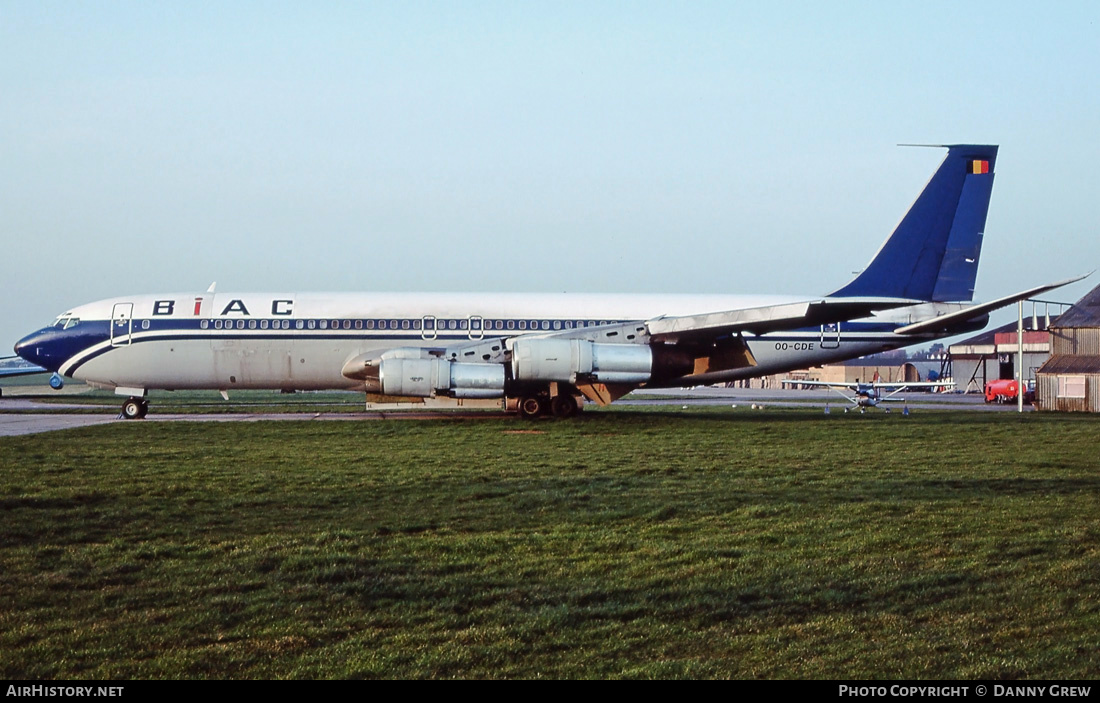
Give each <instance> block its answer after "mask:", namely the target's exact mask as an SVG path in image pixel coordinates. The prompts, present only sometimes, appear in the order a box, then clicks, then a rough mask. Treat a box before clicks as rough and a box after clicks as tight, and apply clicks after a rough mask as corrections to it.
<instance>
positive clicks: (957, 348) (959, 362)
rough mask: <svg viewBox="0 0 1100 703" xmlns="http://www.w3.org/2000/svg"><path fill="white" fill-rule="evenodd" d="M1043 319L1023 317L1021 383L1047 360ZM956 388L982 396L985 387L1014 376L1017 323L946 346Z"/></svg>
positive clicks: (1046, 340) (1046, 342) (1048, 343)
mask: <svg viewBox="0 0 1100 703" xmlns="http://www.w3.org/2000/svg"><path fill="white" fill-rule="evenodd" d="M1046 330H1047V323H1046V319H1045V317H1039V316H1037V315H1027V316H1025V317H1024V380H1025V381H1031V380H1034V379H1035V377H1036V373H1037V372H1038V370H1039V369H1040V368H1041V367H1042V366H1043V364H1045V363H1046V362H1047V360H1048V359H1050V354H1051V349H1050V336H1049V335H1048V334H1047V331H1046ZM947 351H948V355H949V356H950V358H951V377H952V378H953V379H954V381H955V389H956V390H959V391H963V392H965V393H981V392H983V390H984V389H985V384H986V383H988V382H989V381H996V380H998V379H1002V378H1015V377H1016V351H1017V343H1016V323H1015V322H1012V323H1009V324H1007V325H1004V326H1002V327H998V328H996V329H993V330H989V331H987V332H982V333H981V334H979V335H976V336H974V337H971V338H970V339H966V340H964V341H962V342H959V343H958V344H952V345H951V346H950V347H948V350H947Z"/></svg>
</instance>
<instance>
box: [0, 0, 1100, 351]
mask: <svg viewBox="0 0 1100 703" xmlns="http://www.w3.org/2000/svg"><path fill="white" fill-rule="evenodd" d="M1098 20H1100V3H1095V2H1061V3H1058V2H1055V3H1034V2H1027V3H1024V2H1020V3H1012V2H991V3H969V2H962V3H960V2H949V3H934V2H919V3H918V2H914V3H901V2H871V3H817V2H814V3H794V2H783V3H738V2H732V1H730V2H718V3H706V2H690V3H680V2H677V3H673V2H668V3H639V2H623V3H594V2H583V3H575V4H574V3H562V2H552V3H536V2H520V1H518V0H513V1H512V2H501V3H480V2H432V3H416V2H407V1H402V2H392V3H370V2H351V3H335V2H327V3H304V2H298V3H278V2H257V3H244V2H209V3H203V2H180V3H174V2H152V3H151V2H132V3H131V2H104V3H98V2H81V3H73V2H39V1H35V2H31V1H30V0H27V1H25V2H10V1H8V0H0V240H2V245H3V248H2V253H0V261H2V262H3V264H2V266H0V274H2V275H0V291H2V300H3V303H2V304H0V344H2V348H0V355H2V354H4V353H11V352H10V351H5V350H10V345H11V344H12V343H13V342H14V341H15V340H16V339H17V338H18V337H20V336H22V335H23V334H25V333H28V332H30V331H32V330H34V329H37V328H38V327H41V326H43V325H44V324H46V323H48V322H50V321H51V320H52V319H53V317H54V316H55V315H57V314H58V313H60V312H62V311H64V310H65V309H66V308H68V307H71V306H74V305H77V304H79V303H83V302H88V301H91V300H96V299H99V298H106V297H112V296H117V295H124V294H129V293H151V292H169V291H172V292H175V291H191V290H196V291H201V290H205V289H206V287H207V286H208V285H209V284H210V282H211V281H215V280H216V281H217V282H218V288H219V290H223V291H230V290H286V291H295V290H341V291H345V290H439V291H448V290H461V291H510V290H514V291H573V292H585V291H596V292H602V291H619V292H633V291H638V292H648V293H662V292H670V293H679V292H686V293H718V292H728V293H807V294H823V293H826V292H828V291H830V290H833V289H835V288H837V287H839V286H840V285H841V284H843V283H844V282H846V281H847V280H848V279H849V278H850V276H851V273H852V272H853V271H856V270H857V269H860V268H862V267H863V266H864V265H865V264H866V263H867V262H868V261H869V259H870V258H871V256H872V255H873V254H874V253H875V251H876V250H877V249H878V247H879V245H880V244H881V242H882V240H883V239H884V238H885V236H886V235H887V234H888V233H889V232H890V230H891V229H893V227H894V225H895V224H896V223H897V221H898V219H900V217H901V215H902V214H903V213H904V211H905V210H906V208H907V207H908V206H909V204H910V203H911V202H912V200H913V199H914V198H915V197H916V195H917V193H918V192H919V191H920V189H921V188H922V187H923V185H924V184H925V182H926V181H927V179H928V178H929V176H930V175H931V174H932V172H933V171H934V170H935V168H936V166H937V165H938V164H939V162H940V161H941V159H942V157H943V152H942V151H941V150H935V149H909V148H898V147H897V146H895V145H896V144H897V143H899V142H920V143H957V142H981V143H995V144H1000V145H1001V152H1000V157H999V160H998V163H997V174H998V175H997V180H996V185H995V187H994V190H993V201H992V205H991V208H990V216H989V220H988V223H987V227H986V238H985V248H984V251H983V256H982V267H981V271H980V273H979V277H978V297H979V298H981V299H986V300H989V299H992V298H996V297H999V296H1002V295H1006V294H1008V293H1011V292H1013V291H1015V290H1019V289H1023V288H1026V287H1030V286H1033V285H1037V284H1039V283H1045V282H1048V281H1054V280H1059V279H1062V278H1068V277H1070V276H1071V275H1074V274H1079V273H1085V272H1087V271H1090V270H1092V269H1095V268H1100V236H1098V235H1100V227H1098V224H1100V215H1098V214H1097V212H1098V211H1097V203H1096V199H1097V191H1098V185H1100V166H1098V164H1100V87H1098V86H1100V83H1098V76H1100V28H1098ZM1097 283H1100V274H1097V275H1096V276H1093V277H1092V279H1090V280H1088V281H1086V282H1084V283H1080V284H1077V285H1075V286H1073V287H1072V288H1068V289H1064V290H1063V291H1060V292H1057V293H1054V294H1051V295H1053V296H1054V297H1057V298H1059V299H1067V300H1071V301H1072V300H1076V299H1077V298H1078V297H1080V296H1081V295H1082V294H1083V293H1084V292H1085V291H1087V290H1089V289H1090V288H1091V287H1092V286H1094V285H1096V284H1097ZM658 312H659V311H658ZM1011 317H1012V316H1011V315H1009V318H1011ZM1007 319H1008V318H1005V317H1004V316H1003V315H1002V316H1001V317H999V318H997V321H1006V320H1007ZM5 340H6V341H5Z"/></svg>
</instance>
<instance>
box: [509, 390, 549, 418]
mask: <svg viewBox="0 0 1100 703" xmlns="http://www.w3.org/2000/svg"><path fill="white" fill-rule="evenodd" d="M516 409H517V410H518V411H519V416H520V417H522V418H523V419H525V420H534V419H535V418H536V417H538V416H539V415H542V414H544V413H545V412H546V406H545V405H544V404H543V402H542V399H541V398H539V397H538V396H537V395H525V396H523V397H522V398H520V399H519V403H518V404H517V405H516Z"/></svg>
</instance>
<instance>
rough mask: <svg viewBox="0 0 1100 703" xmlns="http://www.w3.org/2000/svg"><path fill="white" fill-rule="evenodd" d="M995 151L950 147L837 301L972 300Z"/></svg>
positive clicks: (838, 293) (982, 147) (980, 147)
mask: <svg viewBox="0 0 1100 703" xmlns="http://www.w3.org/2000/svg"><path fill="white" fill-rule="evenodd" d="M996 161H997V147H996V146H991V145H975V144H954V145H948V146H947V158H945V159H944V160H943V163H942V164H941V165H940V167H939V169H938V170H937V171H936V173H935V174H934V175H933V176H932V180H930V181H929V182H928V185H926V186H925V187H924V190H923V191H922V192H921V194H920V196H918V197H917V200H916V202H914V203H913V205H912V207H910V208H909V212H907V213H906V214H905V217H904V218H902V220H901V222H900V223H899V224H898V226H897V228H896V229H895V230H894V232H893V234H891V235H890V237H889V238H887V240H886V242H885V243H884V244H883V245H882V248H881V249H879V251H878V254H876V255H875V258H874V259H873V260H872V261H871V263H870V264H868V266H867V268H865V269H864V270H863V272H862V273H860V274H859V275H858V276H856V278H855V279H854V280H853V281H852V282H851V283H849V284H848V285H846V286H844V287H843V288H841V289H840V290H838V291H836V292H835V293H832V295H833V296H835V297H861V296H869V297H886V298H912V299H918V300H928V301H935V302H964V301H972V300H973V299H974V282H975V280H976V279H977V275H978V258H979V257H980V255H981V250H982V236H983V233H984V230H985V217H986V213H987V212H988V210H989V196H990V194H991V193H992V191H993V167H994V164H995V163H996Z"/></svg>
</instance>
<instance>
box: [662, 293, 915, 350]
mask: <svg viewBox="0 0 1100 703" xmlns="http://www.w3.org/2000/svg"><path fill="white" fill-rule="evenodd" d="M919 302H920V301H918V300H910V299H905V298H822V299H816V300H807V301H800V302H795V303H784V304H780V305H766V306H762V307H756V308H745V309H742V310H727V311H721V312H711V313H704V314H701V315H684V316H680V317H657V318H654V319H651V320H647V321H646V327H647V328H648V330H649V334H650V336H651V337H652V338H653V340H654V341H658V342H678V341H691V340H695V339H700V338H713V337H716V336H720V335H726V334H737V333H739V332H752V333H753V334H764V333H766V332H778V331H781V330H793V329H800V328H803V327H814V326H816V325H822V324H828V323H834V322H846V321H848V320H855V319H858V318H861V317H867V316H868V315H871V314H872V313H874V312H877V311H879V310H891V309H894V308H900V307H905V306H907V305H914V304H917V303H919Z"/></svg>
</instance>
